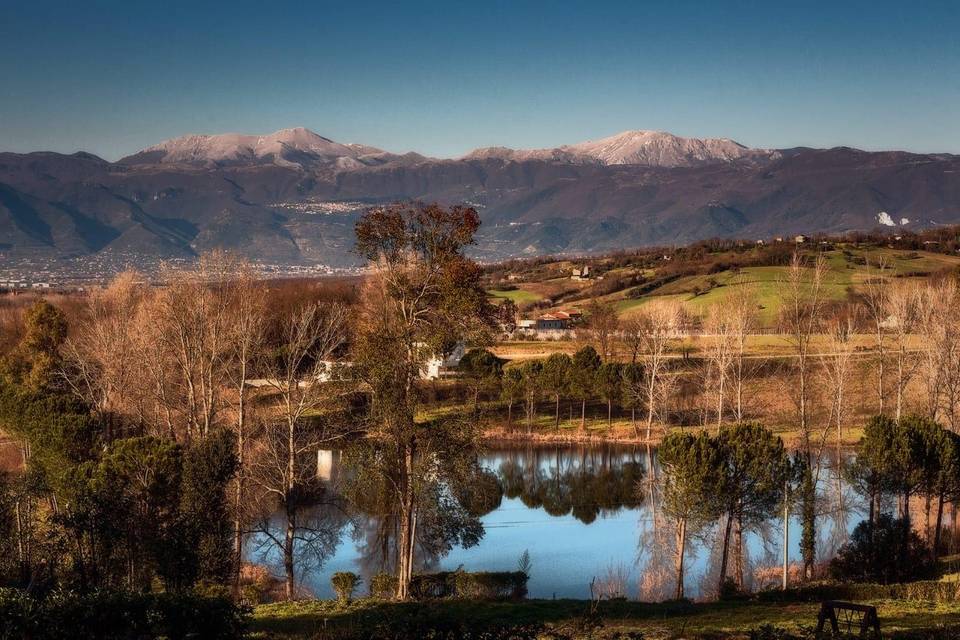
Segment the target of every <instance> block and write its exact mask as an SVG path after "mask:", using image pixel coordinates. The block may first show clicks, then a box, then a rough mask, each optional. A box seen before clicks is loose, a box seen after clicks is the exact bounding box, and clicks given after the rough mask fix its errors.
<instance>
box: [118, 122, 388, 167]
mask: <svg viewBox="0 0 960 640" xmlns="http://www.w3.org/2000/svg"><path fill="white" fill-rule="evenodd" d="M384 153H385V152H384V151H382V150H380V149H377V148H375V147H368V146H366V145H359V144H341V143H339V142H334V141H333V140H331V139H329V138H325V137H323V136H321V135H319V134H317V133H314V132H313V131H310V130H309V129H306V128H304V127H294V128H292V129H281V130H279V131H275V132H273V133H270V134H266V135H247V134H240V133H223V134H218V135H186V136H181V137H179V138H172V139H170V140H166V141H164V142H161V143H160V144H156V145H153V146H151V147H147V148H146V149H144V150H142V151H140V152H139V153H136V154H134V155H132V156H130V157H128V158H125V159H124V161H125V162H127V163H137V162H141V161H143V162H152V163H156V162H159V163H162V164H199V165H207V166H216V165H223V164H246V163H254V164H271V163H272V164H278V165H283V166H304V164H314V163H316V162H331V163H342V162H343V161H344V160H346V161H347V163H348V164H350V163H351V161H356V163H357V164H363V162H361V161H360V160H359V159H360V158H362V157H363V156H374V155H382V154H384Z"/></svg>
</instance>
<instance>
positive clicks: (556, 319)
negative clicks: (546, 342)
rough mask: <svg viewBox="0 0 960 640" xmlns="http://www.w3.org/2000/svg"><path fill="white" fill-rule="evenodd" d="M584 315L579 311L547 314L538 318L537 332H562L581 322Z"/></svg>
mask: <svg viewBox="0 0 960 640" xmlns="http://www.w3.org/2000/svg"><path fill="white" fill-rule="evenodd" d="M582 319H583V315H582V314H581V313H580V312H579V311H554V312H553V313H545V314H543V315H542V316H540V317H539V318H537V323H536V329H537V331H562V330H565V329H569V328H570V325H571V324H575V323H577V322H580V321H581V320H582Z"/></svg>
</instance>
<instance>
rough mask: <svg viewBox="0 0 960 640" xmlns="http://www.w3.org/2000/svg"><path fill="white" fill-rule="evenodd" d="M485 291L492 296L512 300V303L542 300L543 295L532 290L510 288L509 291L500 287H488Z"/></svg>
mask: <svg viewBox="0 0 960 640" xmlns="http://www.w3.org/2000/svg"><path fill="white" fill-rule="evenodd" d="M487 293H488V294H489V295H491V296H493V297H494V298H506V299H507V300H513V303H514V304H522V303H524V302H536V301H537V300H542V299H543V296H542V295H540V294H539V293H534V292H533V291H527V290H525V289H512V290H510V291H503V290H501V289H489V290H487Z"/></svg>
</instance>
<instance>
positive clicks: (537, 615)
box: [252, 599, 960, 639]
mask: <svg viewBox="0 0 960 640" xmlns="http://www.w3.org/2000/svg"><path fill="white" fill-rule="evenodd" d="M869 604H873V605H875V606H876V607H877V609H878V614H879V617H880V624H881V630H882V632H883V633H884V637H887V638H889V637H896V636H895V635H894V634H895V633H898V632H911V631H913V632H916V631H921V630H924V631H935V630H937V629H942V628H943V627H944V626H953V625H960V604H957V603H948V604H943V603H932V602H924V601H901V600H880V601H876V602H871V603H869ZM588 609H589V603H587V602H584V601H578V600H529V601H524V602H516V603H514V602H472V601H446V602H434V603H387V602H380V601H374V600H365V599H364V600H358V601H356V602H355V603H353V604H351V605H349V606H339V605H337V604H336V603H334V602H330V601H305V602H300V603H293V604H271V605H262V606H260V607H257V609H256V610H255V611H254V616H253V624H252V632H253V634H252V635H253V637H256V638H288V639H295V638H296V639H299V638H327V637H328V638H337V637H344V636H345V637H349V638H354V637H356V638H361V637H369V636H370V635H373V634H374V632H381V633H383V632H387V631H388V630H389V632H392V634H399V633H400V632H402V630H407V631H408V632H411V633H413V635H409V636H405V635H390V636H389V637H411V638H413V637H423V636H421V635H416V633H417V632H413V631H411V630H412V629H419V630H420V632H421V633H422V630H423V629H424V628H437V629H455V628H458V627H461V626H462V627H465V628H467V629H470V630H473V631H478V630H484V629H496V628H503V627H505V626H506V627H510V626H527V625H543V626H544V627H545V629H547V630H549V629H556V630H558V631H562V632H565V633H566V634H568V637H577V638H610V637H615V634H616V633H617V632H621V633H625V632H633V633H641V634H643V637H644V638H647V639H660V638H663V639H666V638H693V637H704V638H709V637H714V638H716V637H719V638H745V637H748V634H749V632H750V630H752V629H757V628H759V627H761V626H763V625H774V626H776V627H779V628H780V629H784V630H789V631H791V632H794V633H803V632H809V631H810V630H811V629H812V628H813V627H815V625H816V621H817V612H818V611H819V603H817V602H801V601H793V602H792V601H785V602H762V601H758V600H749V601H729V602H714V603H663V604H647V603H640V602H627V601H620V602H604V603H601V605H600V607H599V609H598V613H599V622H600V624H601V626H600V627H599V628H595V629H594V630H593V631H584V627H585V626H586V625H585V624H584V621H585V620H586V619H587V616H586V614H587V612H588ZM443 637H448V636H443ZM449 637H455V636H449ZM501 637H503V636H501ZM548 637H549V636H548ZM916 637H939V636H916ZM951 637H955V636H951Z"/></svg>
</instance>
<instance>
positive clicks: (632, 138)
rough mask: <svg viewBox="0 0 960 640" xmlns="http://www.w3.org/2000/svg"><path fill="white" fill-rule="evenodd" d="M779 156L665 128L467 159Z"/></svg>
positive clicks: (687, 161) (673, 161) (707, 160)
mask: <svg viewBox="0 0 960 640" xmlns="http://www.w3.org/2000/svg"><path fill="white" fill-rule="evenodd" d="M779 156H780V154H779V152H777V151H771V150H769V149H751V148H749V147H745V146H743V145H742V144H740V143H739V142H734V141H733V140H730V139H728V138H681V137H680V136H675V135H673V134H672V133H664V132H662V131H624V132H623V133H618V134H616V135H613V136H610V137H608V138H601V139H600V140H589V141H587V142H581V143H579V144H572V145H564V146H562V147H556V148H553V149H525V150H524V149H520V150H518V149H509V148H506V147H487V148H485V149H477V150H476V151H473V152H472V153H470V154H468V155H467V156H466V158H467V159H480V158H499V159H502V160H512V161H524V160H551V161H558V162H580V163H597V164H603V165H616V164H637V165H646V166H650V167H693V166H698V165H705V164H716V163H720V162H733V161H737V160H757V161H767V160H771V159H775V158H778V157H779Z"/></svg>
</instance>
